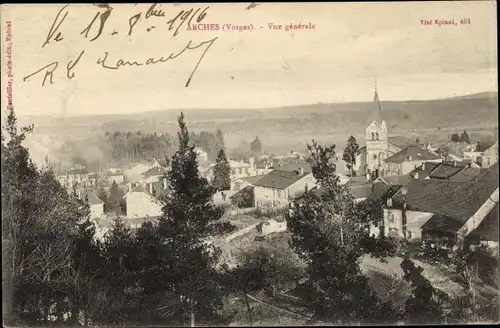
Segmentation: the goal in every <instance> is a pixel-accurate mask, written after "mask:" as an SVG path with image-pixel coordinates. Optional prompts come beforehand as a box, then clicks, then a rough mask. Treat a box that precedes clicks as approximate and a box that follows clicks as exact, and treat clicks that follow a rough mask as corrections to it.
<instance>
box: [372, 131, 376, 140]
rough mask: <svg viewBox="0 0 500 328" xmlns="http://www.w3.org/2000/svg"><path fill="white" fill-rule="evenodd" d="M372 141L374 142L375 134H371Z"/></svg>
mask: <svg viewBox="0 0 500 328" xmlns="http://www.w3.org/2000/svg"><path fill="white" fill-rule="evenodd" d="M372 140H375V133H373V132H372Z"/></svg>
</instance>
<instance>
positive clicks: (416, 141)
mask: <svg viewBox="0 0 500 328" xmlns="http://www.w3.org/2000/svg"><path fill="white" fill-rule="evenodd" d="M415 143H416V144H417V145H418V144H419V143H420V139H419V138H418V137H417V139H415Z"/></svg>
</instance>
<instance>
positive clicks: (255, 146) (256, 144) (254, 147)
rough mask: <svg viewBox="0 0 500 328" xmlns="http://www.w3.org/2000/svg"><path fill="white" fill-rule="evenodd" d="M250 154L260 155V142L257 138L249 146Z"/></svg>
mask: <svg viewBox="0 0 500 328" xmlns="http://www.w3.org/2000/svg"><path fill="white" fill-rule="evenodd" d="M250 152H251V153H252V155H254V156H258V155H260V154H262V141H260V139H259V137H258V136H257V137H255V139H254V140H253V141H252V143H251V144H250Z"/></svg>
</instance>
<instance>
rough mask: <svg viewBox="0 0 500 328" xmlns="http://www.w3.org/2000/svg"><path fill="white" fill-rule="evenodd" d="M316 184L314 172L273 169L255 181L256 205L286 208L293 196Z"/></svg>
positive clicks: (258, 206)
mask: <svg viewBox="0 0 500 328" xmlns="http://www.w3.org/2000/svg"><path fill="white" fill-rule="evenodd" d="M315 186H316V179H314V177H313V175H312V173H308V172H304V171H303V170H299V171H296V172H292V171H281V170H273V171H271V172H269V173H268V174H267V175H265V176H264V177H262V178H261V179H259V180H258V181H256V182H255V183H254V201H255V205H254V207H257V208H262V207H264V208H286V207H288V206H289V204H290V202H291V200H292V199H293V198H295V197H297V196H300V195H301V194H303V193H304V192H307V191H308V190H310V189H311V188H314V187H315Z"/></svg>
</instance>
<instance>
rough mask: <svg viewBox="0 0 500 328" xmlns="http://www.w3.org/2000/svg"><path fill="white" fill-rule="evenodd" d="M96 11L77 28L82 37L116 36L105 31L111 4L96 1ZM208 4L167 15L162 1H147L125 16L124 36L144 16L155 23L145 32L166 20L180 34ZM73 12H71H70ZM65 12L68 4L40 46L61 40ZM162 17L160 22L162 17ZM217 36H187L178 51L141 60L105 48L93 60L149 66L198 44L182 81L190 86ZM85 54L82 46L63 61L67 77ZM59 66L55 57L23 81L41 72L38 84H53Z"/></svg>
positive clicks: (109, 66)
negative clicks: (198, 53)
mask: <svg viewBox="0 0 500 328" xmlns="http://www.w3.org/2000/svg"><path fill="white" fill-rule="evenodd" d="M96 8H97V12H96V13H95V14H93V16H92V18H91V20H90V22H89V24H88V25H86V26H85V27H84V28H83V29H82V31H81V32H80V35H83V37H84V38H85V39H89V42H94V41H96V40H98V39H99V38H100V37H102V36H103V35H110V36H115V35H119V33H118V32H117V31H116V30H112V31H113V32H106V33H104V32H105V31H106V25H107V22H108V20H109V17H110V16H111V15H112V14H113V8H111V7H110V6H108V5H96ZM209 8H210V7H206V8H204V9H202V8H196V9H195V8H191V9H189V10H180V11H179V12H178V13H177V14H176V15H174V16H173V17H171V18H167V15H166V12H165V11H164V10H163V9H162V8H161V5H159V4H158V3H154V4H152V5H150V6H149V7H148V8H147V10H146V11H145V12H143V11H140V12H137V13H135V14H134V15H132V16H130V17H129V18H128V31H127V33H126V34H125V35H126V36H127V37H131V36H132V35H133V32H134V30H136V29H137V28H138V26H139V25H138V24H139V23H140V22H141V21H145V20H154V21H155V23H154V25H153V24H148V26H147V27H146V28H145V29H144V30H145V31H146V32H150V31H151V30H153V29H155V28H156V27H157V26H158V25H159V24H162V23H163V24H166V25H167V26H168V31H173V34H172V36H173V37H176V36H177V35H178V34H179V31H180V30H181V27H182V26H184V25H185V24H186V25H187V26H190V25H191V24H194V25H193V26H197V25H200V23H201V22H202V21H203V20H204V19H205V17H206V15H207V10H208V9H209ZM72 14H74V13H72ZM68 15H70V7H69V5H65V6H63V7H62V8H61V9H60V10H59V11H58V12H57V14H56V16H55V18H54V21H53V22H52V24H51V26H50V28H49V31H48V33H47V36H46V38H45V41H44V43H43V44H42V48H44V47H45V46H47V45H49V44H51V43H57V42H62V41H64V40H65V39H64V35H63V31H62V29H63V27H64V24H69V23H68V20H69V18H68ZM161 20H163V22H162V21H161ZM216 40H217V38H211V39H209V40H205V41H202V42H198V43H195V42H193V41H192V40H190V41H189V42H188V43H187V44H186V46H184V48H183V49H181V50H180V51H173V52H171V53H170V54H168V55H166V56H162V57H159V58H157V57H149V58H147V57H146V58H144V59H142V60H138V59H137V60H133V59H123V58H117V59H115V60H111V59H110V55H109V52H108V51H103V55H102V56H100V57H99V58H98V59H97V60H96V61H95V63H97V64H98V65H100V67H102V68H105V69H109V70H118V69H120V68H130V67H141V66H150V65H155V64H160V63H165V62H167V61H173V60H175V59H176V58H178V57H179V56H181V55H182V54H184V53H186V52H188V51H195V50H197V49H199V48H201V49H202V50H203V51H202V54H201V56H200V57H199V59H198V61H197V62H196V64H195V65H194V68H193V70H192V71H191V74H190V75H189V77H188V80H187V82H186V84H185V86H186V87H188V86H189V84H190V83H191V80H192V78H193V76H194V74H195V73H196V71H197V69H198V67H199V65H200V63H201V61H202V60H203V58H204V57H205V55H206V54H207V52H208V50H209V49H210V48H211V47H212V45H213V44H214V42H215V41H216ZM84 54H85V49H84V50H81V51H80V53H79V55H78V56H77V57H76V58H74V59H72V60H69V61H68V62H67V63H66V77H67V78H68V79H73V78H74V77H75V75H76V73H75V71H74V70H75V67H76V66H77V65H78V63H80V62H81V61H82V58H84V57H85V56H84ZM59 67H60V63H59V62H58V61H53V62H51V63H50V64H47V65H45V66H43V67H41V68H40V69H38V70H36V71H35V72H33V73H31V74H29V75H27V76H25V77H24V78H23V81H29V80H30V79H31V78H33V77H35V76H40V77H41V85H42V86H45V85H46V83H50V84H53V83H54V74H55V72H56V70H57V69H58V68H59Z"/></svg>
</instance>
